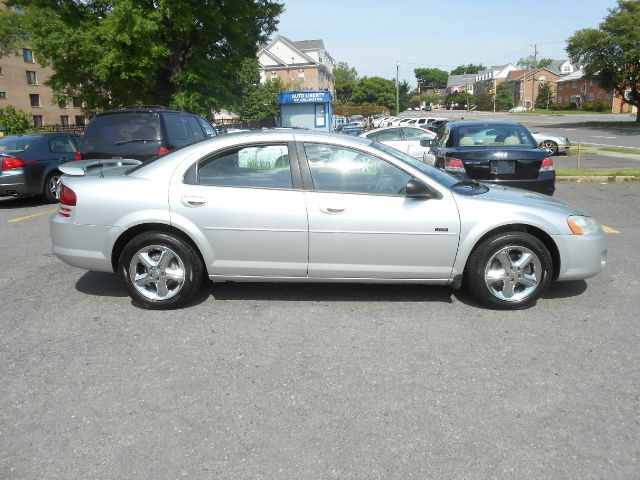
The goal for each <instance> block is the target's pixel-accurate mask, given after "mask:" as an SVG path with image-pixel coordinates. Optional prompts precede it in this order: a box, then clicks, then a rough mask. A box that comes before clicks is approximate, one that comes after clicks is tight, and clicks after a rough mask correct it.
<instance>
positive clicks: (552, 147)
mask: <svg viewBox="0 0 640 480" xmlns="http://www.w3.org/2000/svg"><path fill="white" fill-rule="evenodd" d="M540 146H541V147H542V148H544V149H545V150H546V151H547V152H549V155H555V154H557V153H558V144H557V143H556V142H554V141H553V140H545V141H544V142H542V144H541V145H540Z"/></svg>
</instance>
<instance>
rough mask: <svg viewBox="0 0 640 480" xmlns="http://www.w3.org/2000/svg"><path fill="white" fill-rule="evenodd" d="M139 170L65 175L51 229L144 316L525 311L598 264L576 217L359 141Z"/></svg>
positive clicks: (218, 155)
mask: <svg viewBox="0 0 640 480" xmlns="http://www.w3.org/2000/svg"><path fill="white" fill-rule="evenodd" d="M137 163H139V162H137V161H129V160H117V159H114V160H84V161H77V162H70V163H68V164H65V165H62V167H61V170H62V171H63V172H64V173H65V175H64V176H63V177H62V187H61V202H60V207H59V210H58V212H57V213H56V214H54V215H53V216H52V217H51V220H50V229H51V238H52V245H53V247H52V249H53V253H54V254H55V255H56V256H57V257H58V258H60V259H61V260H63V261H64V262H66V263H68V264H70V265H73V266H76V267H79V268H83V269H89V270H98V271H106V272H117V273H118V275H120V277H121V279H122V281H123V282H124V285H125V287H126V288H127V290H128V292H129V294H130V295H131V297H132V298H133V300H134V301H135V302H136V303H137V304H138V305H140V306H142V307H145V308H155V309H160V308H175V307H178V306H182V305H185V304H187V303H188V302H189V300H190V299H191V297H192V296H193V294H194V293H195V292H196V291H197V290H198V288H199V287H200V285H201V284H202V282H203V280H204V279H205V278H209V279H211V280H213V281H214V282H218V281H236V282H238V281H251V282H255V281H269V282H271V281H282V282H369V283H374V282H375V283H421V284H435V285H451V286H452V287H453V288H459V287H460V286H461V285H462V283H463V282H464V283H466V284H467V285H468V287H469V288H470V290H471V291H472V292H473V294H474V295H475V297H476V298H477V299H478V300H479V301H480V302H482V303H484V304H485V305H487V306H489V307H491V308H502V309H508V308H525V307H528V306H531V305H533V304H534V303H535V302H536V300H537V299H538V298H539V297H540V295H541V294H542V293H543V292H544V291H545V290H546V289H547V288H548V286H549V285H550V284H551V282H552V281H554V280H575V279H583V278H587V277H590V276H592V275H595V274H597V273H598V272H599V271H600V270H601V269H602V268H603V266H604V264H605V254H606V244H605V236H604V234H603V231H602V228H601V226H600V224H599V223H598V222H597V220H596V219H594V218H593V217H591V216H590V215H589V214H588V213H587V212H585V211H584V210H582V209H580V208H577V207H573V206H570V205H567V204H565V203H563V202H561V201H559V200H557V199H554V198H550V197H548V196H546V195H538V194H534V193H531V192H527V191H524V190H519V189H513V188H506V187H501V186H496V185H483V184H479V183H475V182H472V181H469V180H466V181H460V179H458V178H455V177H452V176H450V175H448V174H447V173H444V172H442V171H440V170H437V169H434V168H432V167H430V166H428V165H425V164H424V163H423V162H421V161H419V160H417V159H415V158H413V157H411V156H408V155H406V154H403V153H402V152H399V151H397V150H395V149H393V148H391V147H389V146H387V145H384V144H380V143H374V142H372V141H371V140H368V139H364V138H355V137H353V138H352V137H347V136H344V135H332V134H321V133H314V132H308V131H297V130H274V131H264V132H244V133H237V134H234V135H224V136H219V137H216V138H213V139H210V140H204V141H202V142H199V143H196V144H193V145H190V146H187V147H184V148H181V149H178V150H175V151H173V152H171V153H168V154H166V155H163V156H161V157H158V158H157V159H155V160H152V161H150V162H148V163H145V164H139V165H136V164H137ZM134 165H135V166H134Z"/></svg>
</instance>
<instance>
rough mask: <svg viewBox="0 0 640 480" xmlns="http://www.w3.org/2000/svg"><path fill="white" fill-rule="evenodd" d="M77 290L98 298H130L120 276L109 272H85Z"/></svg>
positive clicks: (77, 284)
mask: <svg viewBox="0 0 640 480" xmlns="http://www.w3.org/2000/svg"><path fill="white" fill-rule="evenodd" d="M76 290H77V291H79V292H80V293H86V294H87V295H95V296H96V297H119V298H123V297H126V296H128V295H127V291H126V290H125V288H124V286H123V285H122V282H121V281H120V278H118V275H116V274H115V273H108V272H92V271H89V272H85V274H84V275H82V276H81V277H80V278H79V279H78V281H77V282H76Z"/></svg>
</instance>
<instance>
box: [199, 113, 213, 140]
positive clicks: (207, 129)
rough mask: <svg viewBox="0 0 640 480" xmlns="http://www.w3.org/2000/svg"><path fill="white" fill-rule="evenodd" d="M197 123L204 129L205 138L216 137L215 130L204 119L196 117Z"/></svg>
mask: <svg viewBox="0 0 640 480" xmlns="http://www.w3.org/2000/svg"><path fill="white" fill-rule="evenodd" d="M198 121H199V122H200V125H202V128H203V129H204V131H205V133H206V135H207V137H215V136H216V129H215V128H213V126H212V125H211V124H210V123H209V122H207V121H206V120H205V119H204V118H200V117H198Z"/></svg>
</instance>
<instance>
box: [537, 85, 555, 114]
mask: <svg viewBox="0 0 640 480" xmlns="http://www.w3.org/2000/svg"><path fill="white" fill-rule="evenodd" d="M550 103H553V89H552V88H551V84H550V83H549V82H540V84H539V85H538V96H537V97H536V108H549V104H550Z"/></svg>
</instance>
